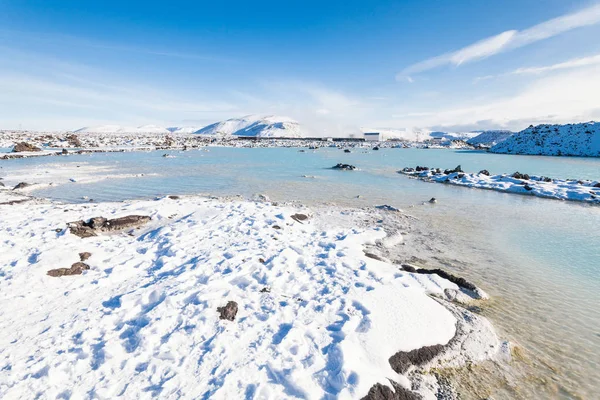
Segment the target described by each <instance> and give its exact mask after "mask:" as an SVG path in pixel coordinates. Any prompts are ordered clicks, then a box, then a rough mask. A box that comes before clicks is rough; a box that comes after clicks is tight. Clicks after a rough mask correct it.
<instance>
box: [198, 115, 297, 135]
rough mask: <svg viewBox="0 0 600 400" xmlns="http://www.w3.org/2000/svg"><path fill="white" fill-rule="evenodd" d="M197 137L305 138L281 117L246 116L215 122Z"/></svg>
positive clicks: (199, 132) (294, 123) (292, 123)
mask: <svg viewBox="0 0 600 400" xmlns="http://www.w3.org/2000/svg"><path fill="white" fill-rule="evenodd" d="M194 133H196V134H199V135H216V136H254V137H302V136H306V135H305V133H304V132H303V129H302V128H301V127H300V124H299V123H298V122H296V121H294V120H293V119H291V118H287V117H281V116H274V115H270V116H259V115H247V116H245V117H241V118H231V119H228V120H226V121H221V122H215V123H214V124H211V125H208V126H206V127H204V128H202V129H200V130H198V131H196V132H194Z"/></svg>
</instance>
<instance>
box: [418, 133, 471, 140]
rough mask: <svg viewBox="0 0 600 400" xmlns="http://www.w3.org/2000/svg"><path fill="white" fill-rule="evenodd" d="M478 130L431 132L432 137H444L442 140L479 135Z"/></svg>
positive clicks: (466, 138) (465, 138)
mask: <svg viewBox="0 0 600 400" xmlns="http://www.w3.org/2000/svg"><path fill="white" fill-rule="evenodd" d="M477 134H478V132H441V131H432V132H429V137H430V138H431V139H442V140H468V139H471V138H473V137H475V136H477Z"/></svg>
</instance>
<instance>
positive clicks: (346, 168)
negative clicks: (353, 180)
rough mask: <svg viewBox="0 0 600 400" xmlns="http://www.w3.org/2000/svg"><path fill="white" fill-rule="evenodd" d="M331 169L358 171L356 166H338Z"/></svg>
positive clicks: (340, 164)
mask: <svg viewBox="0 0 600 400" xmlns="http://www.w3.org/2000/svg"><path fill="white" fill-rule="evenodd" d="M331 169H343V170H344V171H354V170H355V169H356V167H355V166H354V165H350V164H342V163H339V164H336V165H334V166H333V167H331Z"/></svg>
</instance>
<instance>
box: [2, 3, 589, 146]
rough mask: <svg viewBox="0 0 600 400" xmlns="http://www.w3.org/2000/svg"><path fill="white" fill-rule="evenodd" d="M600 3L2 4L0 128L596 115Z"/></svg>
mask: <svg viewBox="0 0 600 400" xmlns="http://www.w3.org/2000/svg"><path fill="white" fill-rule="evenodd" d="M598 38H600V3H598V2H597V1H574V0H573V1H565V0H521V1H514V0H504V1H502V2H499V1H497V2H483V1H479V2H474V1H452V2H449V1H433V0H421V1H417V0H415V1H412V0H411V1H378V2H375V1H373V2H366V1H353V0H351V1H329V2H323V1H320V2H317V1H312V0H309V1H302V2H299V1H298V2H296V1H290V2H281V1H278V2H274V1H262V2H237V1H229V2H204V1H193V2H192V1H189V2H183V1H174V0H172V1H169V2H152V1H127V2H124V1H110V0H105V1H87V2H81V1H52V0H45V1H43V0H40V1H29V0H3V1H0V128H18V127H22V128H27V129H76V128H79V127H81V126H90V125H92V126H93V125H101V124H107V123H114V124H122V125H142V124H159V125H204V124H208V123H211V122H214V121H218V120H221V119H226V118H230V117H237V116H242V115H245V114H254V113H260V114H281V115H287V116H290V117H292V118H296V119H297V120H299V121H300V122H302V123H303V124H304V125H306V126H308V127H309V128H311V129H312V130H315V131H323V130H327V132H328V133H330V134H332V133H344V132H348V131H350V130H353V129H357V128H358V127H361V126H362V127H390V128H407V129H413V128H432V129H447V130H463V129H487V128H509V129H521V128H524V127H526V126H527V125H529V124H531V123H541V122H570V121H581V120H590V119H594V118H596V119H599V118H600V97H599V96H598V93H600V40H598Z"/></svg>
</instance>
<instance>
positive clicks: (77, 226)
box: [67, 215, 151, 238]
mask: <svg viewBox="0 0 600 400" xmlns="http://www.w3.org/2000/svg"><path fill="white" fill-rule="evenodd" d="M150 219H151V218H150V217H148V216H146V215H128V216H126V217H121V218H114V219H106V218H104V217H95V218H91V219H90V220H89V221H87V222H85V221H83V220H81V221H74V222H69V223H68V224H67V225H68V227H69V230H70V231H71V233H72V234H73V235H75V236H79V237H80V238H86V237H91V236H97V235H98V233H100V232H114V231H120V230H123V229H128V228H135V227H138V226H140V225H143V224H145V223H147V222H148V221H150Z"/></svg>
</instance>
